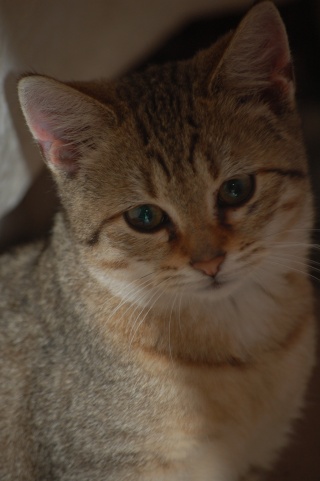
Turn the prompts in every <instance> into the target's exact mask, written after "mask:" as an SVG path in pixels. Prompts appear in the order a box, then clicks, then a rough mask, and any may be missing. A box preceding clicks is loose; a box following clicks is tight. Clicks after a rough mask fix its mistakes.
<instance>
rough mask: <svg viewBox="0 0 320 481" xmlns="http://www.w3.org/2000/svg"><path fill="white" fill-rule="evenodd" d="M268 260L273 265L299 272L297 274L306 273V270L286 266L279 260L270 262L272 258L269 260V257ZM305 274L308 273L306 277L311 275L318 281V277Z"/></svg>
mask: <svg viewBox="0 0 320 481" xmlns="http://www.w3.org/2000/svg"><path fill="white" fill-rule="evenodd" d="M268 262H269V263H270V264H273V265H275V266H281V267H285V268H286V269H288V270H290V271H294V272H299V274H304V275H306V272H304V271H302V270H300V269H296V268H295V267H292V266H288V265H286V264H282V263H280V262H272V260H270V259H268ZM307 275H308V277H311V278H312V279H315V280H316V281H318V282H319V281H320V279H319V278H318V277H316V276H313V275H312V274H310V273H307Z"/></svg>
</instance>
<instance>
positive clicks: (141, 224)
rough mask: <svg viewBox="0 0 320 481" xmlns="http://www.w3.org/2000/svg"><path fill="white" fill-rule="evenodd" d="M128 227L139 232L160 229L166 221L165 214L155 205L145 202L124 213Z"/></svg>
mask: <svg viewBox="0 0 320 481" xmlns="http://www.w3.org/2000/svg"><path fill="white" fill-rule="evenodd" d="M124 218H125V220H126V221H127V223H128V224H129V225H130V227H133V228H134V229H136V230H138V231H140V232H153V231H156V230H158V229H160V228H161V227H162V226H163V225H164V224H165V223H166V222H167V221H168V216H167V214H166V213H165V212H164V211H163V210H162V209H160V207H157V206H156V205H151V204H145V205H139V206H138V207H134V208H133V209H130V210H128V211H127V212H125V214H124Z"/></svg>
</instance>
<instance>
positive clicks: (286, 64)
mask: <svg viewBox="0 0 320 481" xmlns="http://www.w3.org/2000/svg"><path fill="white" fill-rule="evenodd" d="M221 83H222V84H223V88H225V89H229V90H231V91H233V92H235V93H236V94H237V95H238V96H239V98H243V99H246V98H250V97H251V96H254V95H258V96H259V98H261V99H263V100H264V101H266V102H267V103H268V104H269V105H270V106H271V107H272V108H273V109H277V108H280V104H281V103H282V102H284V101H285V102H286V103H287V104H288V103H289V104H291V103H292V102H293V101H294V90H295V89H294V76H293V68H292V61H291V55H290V49H289V44H288V39H287V35H286V30H285V27H284V25H283V22H282V20H281V17H280V15H279V12H278V11H277V9H276V8H275V6H274V5H273V4H272V3H271V2H268V1H267V2H262V3H259V4H257V5H256V6H255V7H253V8H252V9H251V10H250V11H249V13H248V14H247V15H246V16H245V18H244V19H243V21H242V22H241V23H240V25H239V27H238V28H237V30H236V31H235V33H234V35H233V37H232V39H231V41H230V44H229V46H228V47H227V49H226V51H225V53H224V55H223V57H222V59H221V61H220V63H219V65H218V67H217V68H216V70H215V72H214V73H213V75H212V78H211V80H210V90H211V92H214V91H216V90H217V89H218V88H221Z"/></svg>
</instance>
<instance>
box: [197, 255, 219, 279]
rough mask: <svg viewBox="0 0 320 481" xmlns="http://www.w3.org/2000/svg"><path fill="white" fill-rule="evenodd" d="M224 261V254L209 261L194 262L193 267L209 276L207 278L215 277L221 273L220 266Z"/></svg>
mask: <svg viewBox="0 0 320 481" xmlns="http://www.w3.org/2000/svg"><path fill="white" fill-rule="evenodd" d="M224 259H225V255H224V254H223V255H220V256H217V257H214V259H210V260H207V261H199V262H193V263H192V264H191V265H192V267H193V268H194V269H197V270H198V271H202V272H204V273H205V274H207V276H215V275H217V273H218V272H219V269H220V266H221V264H222V262H223V261H224Z"/></svg>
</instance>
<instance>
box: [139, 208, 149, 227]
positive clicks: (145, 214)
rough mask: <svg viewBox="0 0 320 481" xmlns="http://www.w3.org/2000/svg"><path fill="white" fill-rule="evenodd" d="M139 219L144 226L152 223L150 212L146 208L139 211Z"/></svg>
mask: <svg viewBox="0 0 320 481" xmlns="http://www.w3.org/2000/svg"><path fill="white" fill-rule="evenodd" d="M139 219H141V221H142V222H143V223H144V224H150V223H151V221H152V212H151V210H150V209H149V208H148V207H142V208H141V211H140V214H139Z"/></svg>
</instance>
